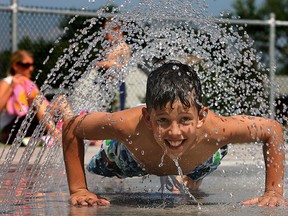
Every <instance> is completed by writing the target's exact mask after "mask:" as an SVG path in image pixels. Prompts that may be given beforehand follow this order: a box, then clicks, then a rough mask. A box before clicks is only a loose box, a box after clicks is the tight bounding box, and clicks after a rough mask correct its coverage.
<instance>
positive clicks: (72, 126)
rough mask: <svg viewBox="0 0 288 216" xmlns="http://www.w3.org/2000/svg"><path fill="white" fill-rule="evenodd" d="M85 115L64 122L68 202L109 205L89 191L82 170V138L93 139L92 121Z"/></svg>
mask: <svg viewBox="0 0 288 216" xmlns="http://www.w3.org/2000/svg"><path fill="white" fill-rule="evenodd" d="M85 118H86V115H84V116H76V117H74V118H72V119H70V120H67V121H65V122H64V125H63V132H62V140H63V154H64V162H65V166H66V172H67V179H68V185H69V190H70V202H71V204H72V205H83V206H87V205H109V202H108V201H107V200H106V199H104V198H101V197H98V196H96V195H95V194H93V193H90V192H89V191H88V188H87V183H86V176H85V170H84V142H83V139H84V138H85V139H89V138H90V137H91V139H94V138H95V137H93V136H92V135H91V128H93V123H91V124H89V123H90V121H88V120H86V119H85Z"/></svg>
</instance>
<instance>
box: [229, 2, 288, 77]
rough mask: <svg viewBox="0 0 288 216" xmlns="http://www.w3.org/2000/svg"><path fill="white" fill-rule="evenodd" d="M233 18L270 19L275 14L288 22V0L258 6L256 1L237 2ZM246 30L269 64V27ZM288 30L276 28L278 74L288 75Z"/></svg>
mask: <svg viewBox="0 0 288 216" xmlns="http://www.w3.org/2000/svg"><path fill="white" fill-rule="evenodd" d="M233 8H234V12H233V13H232V16H237V17H238V16H239V17H240V18H241V19H260V20H263V19H269V18H270V14H271V13H274V14H275V16H276V19H277V20H288V13H287V11H288V0H264V1H263V3H262V4H261V5H257V4H256V1H255V0H236V1H235V2H234V4H233ZM245 30H246V31H247V32H248V34H249V36H250V37H251V38H252V39H253V40H254V41H255V47H256V49H257V50H258V51H259V52H261V53H262V58H263V61H264V63H266V64H267V65H268V64H269V27H268V26H260V25H253V26H252V25H248V26H247V27H246V28H245ZM287 39H288V29H287V27H277V28H276V47H275V48H276V55H277V56H276V58H277V71H276V73H277V74H286V75H288V70H287V68H288V62H287V60H286V59H287V57H288V43H287Z"/></svg>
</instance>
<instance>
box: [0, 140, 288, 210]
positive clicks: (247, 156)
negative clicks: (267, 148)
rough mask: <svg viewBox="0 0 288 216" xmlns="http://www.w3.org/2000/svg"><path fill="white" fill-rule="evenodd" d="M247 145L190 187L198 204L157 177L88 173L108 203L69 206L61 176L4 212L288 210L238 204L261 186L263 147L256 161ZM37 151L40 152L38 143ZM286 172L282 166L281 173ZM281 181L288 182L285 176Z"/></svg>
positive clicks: (93, 187) (90, 182) (91, 151)
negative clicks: (162, 184)
mask: <svg viewBox="0 0 288 216" xmlns="http://www.w3.org/2000/svg"><path fill="white" fill-rule="evenodd" d="M247 148H248V149H253V148H255V147H254V146H252V145H248V144H247V145H244V146H243V145H241V146H240V145H239V146H231V147H230V149H229V150H230V152H232V154H230V155H227V157H226V158H225V159H223V162H222V165H220V167H219V168H218V170H216V171H215V172H214V173H212V174H211V175H209V176H208V177H207V178H205V180H204V181H203V184H202V186H201V189H200V190H199V191H197V192H193V195H194V196H195V197H196V199H197V200H198V201H199V202H201V203H202V205H201V209H199V208H198V207H197V205H196V204H195V203H193V202H192V199H191V198H189V196H188V195H185V194H173V193H171V192H169V191H168V190H165V191H164V193H163V194H162V193H161V192H160V191H159V188H160V180H159V177H157V176H153V175H151V176H147V177H146V178H144V179H143V178H142V177H134V178H127V179H124V180H120V179H117V178H112V179H111V178H103V177H101V176H96V175H92V174H90V173H87V181H88V185H89V187H90V189H91V191H93V192H98V194H99V195H101V196H103V197H105V198H107V199H108V200H109V201H110V202H111V206H110V207H97V206H95V207H75V206H71V205H69V203H68V198H69V195H68V187H67V183H66V182H65V181H64V182H63V184H61V185H60V187H59V184H57V185H56V187H55V185H53V184H51V185H48V184H47V186H46V187H45V189H44V188H43V189H42V190H41V191H38V193H37V194H34V195H33V196H31V197H30V198H29V195H28V196H26V199H24V200H21V202H18V203H17V204H16V203H10V204H9V205H8V206H7V207H8V208H7V210H5V211H3V209H2V208H1V213H3V214H7V215H167V214H175V215H196V214H197V215H211V214H213V215H216V216H218V215H219V216H220V215H221V216H222V215H236V216H237V215H239V216H240V215H277V216H278V215H280V216H282V215H283V216H284V215H287V213H288V210H287V209H286V208H285V207H278V208H276V209H275V208H274V209H270V208H259V207H256V206H241V204H240V203H241V202H242V201H244V200H246V199H249V198H251V197H253V196H254V195H256V194H261V192H262V191H263V187H264V180H263V178H262V177H260V178H259V176H263V175H264V170H263V162H262V160H261V154H260V152H261V149H260V147H259V146H258V147H257V148H256V149H255V150H260V151H259V152H258V154H257V155H253V156H254V160H252V159H251V158H252V156H251V154H252V153H247V151H246V149H247ZM22 150H23V149H22ZM22 150H21V151H22ZM97 150H98V147H89V148H88V150H87V152H86V157H85V163H88V161H89V159H90V157H91V156H92V155H93V154H94V153H95V152H97ZM36 151H39V148H38V149H36ZM233 152H235V153H234V154H233ZM236 152H237V154H236ZM19 155H20V154H19ZM16 159H17V160H19V159H20V158H16ZM28 169H29V168H28ZM13 171H15V170H12V169H11V173H13ZM287 171H288V170H287V168H286V169H285V174H287ZM46 172H47V174H50V175H52V176H54V178H55V177H57V176H58V178H59V180H61V179H63V178H64V179H65V174H64V173H55V170H54V169H51V168H47V170H46ZM27 173H29V172H27ZM24 181H25V179H23V182H22V185H20V187H19V188H21V187H24V188H25V187H26V186H25V183H24ZM285 183H286V184H287V181H285ZM100 184H101V185H100ZM285 191H287V187H285ZM6 193H7V191H6V190H5V188H1V190H0V194H1V195H0V196H1V200H2V198H3V196H4V197H5V194H6ZM19 194H20V192H19ZM19 198H22V196H20V197H19Z"/></svg>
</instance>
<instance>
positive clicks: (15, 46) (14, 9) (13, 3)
mask: <svg viewBox="0 0 288 216" xmlns="http://www.w3.org/2000/svg"><path fill="white" fill-rule="evenodd" d="M11 9H12V52H15V51H16V50H17V49H18V44H17V22H18V21H17V13H18V0H11Z"/></svg>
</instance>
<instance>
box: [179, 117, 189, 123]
mask: <svg viewBox="0 0 288 216" xmlns="http://www.w3.org/2000/svg"><path fill="white" fill-rule="evenodd" d="M190 121H192V119H191V118H190V117H183V118H181V123H189V122H190Z"/></svg>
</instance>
